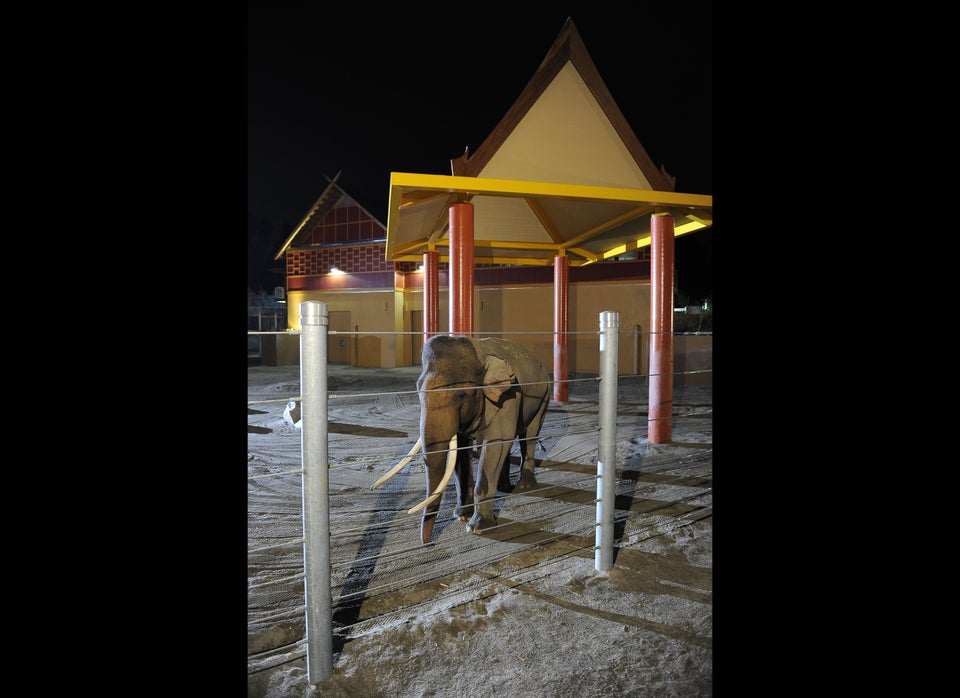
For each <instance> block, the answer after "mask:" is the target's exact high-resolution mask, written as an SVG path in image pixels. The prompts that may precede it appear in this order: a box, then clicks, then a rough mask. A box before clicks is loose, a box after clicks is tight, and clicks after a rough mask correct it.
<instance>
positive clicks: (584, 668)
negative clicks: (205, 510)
mask: <svg viewBox="0 0 960 698" xmlns="http://www.w3.org/2000/svg"><path fill="white" fill-rule="evenodd" d="M329 369H330V370H329V378H328V388H329V393H330V400H329V407H328V409H329V415H328V419H329V423H330V427H329V430H330V434H329V441H328V443H329V452H328V456H329V462H330V474H329V483H330V484H329V491H330V521H331V552H330V556H331V578H332V601H333V628H334V638H333V658H332V659H333V671H332V675H331V676H330V677H329V678H328V679H326V680H324V681H322V682H319V683H318V684H316V685H314V684H312V683H311V682H310V681H309V680H308V673H307V663H306V641H305V623H304V612H305V611H304V609H305V606H304V595H303V578H302V572H303V552H302V545H301V544H300V543H299V537H300V536H302V518H301V512H300V507H301V492H300V477H301V476H300V474H299V472H297V469H298V468H299V467H300V466H301V454H300V432H299V430H298V429H295V428H293V427H292V426H291V425H290V424H289V423H288V422H287V421H286V420H285V419H284V414H283V413H284V410H285V408H286V407H287V405H288V402H289V400H290V399H292V398H296V397H298V396H299V395H300V384H299V367H296V366H292V367H286V366H282V367H272V366H250V367H249V368H248V400H249V407H248V415H249V416H248V439H247V441H248V462H247V471H248V476H249V477H250V478H251V479H250V480H249V485H248V512H247V518H248V574H249V583H248V609H247V626H248V658H247V666H248V678H247V685H248V696H264V697H281V696H364V697H372V696H384V697H387V696H389V697H391V698H407V697H410V698H412V697H418V698H419V697H424V696H437V697H439V696H468V697H472V696H477V697H479V696H491V695H499V696H503V697H504V698H508V697H509V698H525V697H527V696H529V697H531V698H533V697H534V696H536V697H537V698H544V697H550V696H577V697H580V696H584V697H590V696H711V695H713V594H712V588H713V532H712V478H713V428H712V423H713V417H712V409H713V408H712V390H711V389H710V388H702V387H696V388H677V389H676V390H675V392H674V412H673V414H674V425H673V439H672V441H671V442H670V443H667V444H650V443H649V442H648V441H647V439H646V434H647V381H646V379H645V378H644V377H642V376H621V377H620V378H619V379H618V383H619V385H618V416H617V476H618V481H617V495H616V515H615V521H616V525H615V529H616V541H617V547H616V549H615V551H614V554H615V557H614V564H613V567H612V569H610V570H609V571H598V570H597V569H596V556H595V551H594V547H595V522H596V505H595V497H596V462H597V448H598V436H597V406H598V391H599V387H598V386H599V382H598V381H597V377H596V376H589V375H587V376H582V375H578V376H574V377H573V378H574V381H573V382H572V383H571V384H570V399H569V401H568V402H566V403H564V404H557V403H551V406H550V409H549V410H548V412H547V418H546V422H545V425H544V428H543V431H542V433H541V436H540V442H539V446H538V450H537V458H538V462H539V466H538V469H537V480H538V487H537V488H536V489H534V490H532V491H529V492H524V493H522V494H520V493H510V494H506V493H504V494H502V496H501V500H500V501H499V502H498V524H499V525H498V527H497V528H496V529H494V530H492V531H489V532H486V533H484V534H483V535H476V534H470V533H467V532H466V531H465V530H464V525H463V524H462V523H461V522H460V521H458V520H457V519H456V518H454V516H453V513H452V510H451V507H452V505H453V500H454V489H453V484H452V483H451V484H450V485H449V487H448V489H447V491H446V493H445V496H444V500H443V504H442V509H441V513H440V516H439V519H438V523H437V525H436V528H435V529H434V543H433V544H431V545H430V546H422V545H420V543H419V514H408V513H407V509H409V508H410V507H412V506H414V505H415V504H417V503H418V502H420V501H421V500H422V499H423V498H424V495H425V491H424V490H425V478H424V471H423V466H422V464H421V462H419V460H417V459H415V460H414V461H413V462H412V463H411V464H410V465H408V466H407V467H406V468H405V469H404V470H403V471H402V472H401V473H400V474H398V475H397V476H396V477H394V478H392V479H391V480H389V481H388V482H387V484H385V485H384V486H383V487H381V488H379V489H377V490H370V485H372V484H373V482H374V481H375V480H376V479H377V478H378V477H380V475H382V474H383V473H385V472H386V471H387V470H389V469H390V468H391V467H392V466H393V465H394V464H395V463H397V462H398V461H399V460H400V459H401V458H402V457H403V456H404V455H406V453H407V452H408V451H409V450H410V448H411V446H412V445H413V443H414V441H415V440H416V438H417V425H418V419H419V403H418V401H417V396H416V393H415V392H414V382H415V380H416V376H417V374H418V373H419V369H418V368H417V367H408V368H399V369H364V368H353V367H349V366H341V365H331V366H330V367H329ZM518 455H519V450H518V448H517V447H516V446H515V447H514V451H513V456H514V462H513V464H512V479H513V481H514V482H515V481H516V478H517V471H518V467H519V464H518V462H517V460H516V458H517V456H518ZM268 474H269V475H270V476H268V477H262V476H265V475H268ZM314 671H315V672H316V671H318V670H317V669H315V670H314Z"/></svg>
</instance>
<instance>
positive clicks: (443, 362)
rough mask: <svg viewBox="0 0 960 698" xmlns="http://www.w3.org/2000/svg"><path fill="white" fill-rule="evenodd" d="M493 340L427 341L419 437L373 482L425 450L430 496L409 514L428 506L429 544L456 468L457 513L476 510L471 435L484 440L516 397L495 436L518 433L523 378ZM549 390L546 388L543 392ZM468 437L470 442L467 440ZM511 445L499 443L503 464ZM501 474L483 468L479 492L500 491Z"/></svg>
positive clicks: (476, 520) (463, 515)
mask: <svg viewBox="0 0 960 698" xmlns="http://www.w3.org/2000/svg"><path fill="white" fill-rule="evenodd" d="M489 341H491V340H475V339H471V338H467V337H448V336H445V335H436V336H434V337H431V338H430V339H429V340H427V342H425V343H424V346H423V354H422V366H423V370H422V371H421V373H420V376H419V377H418V378H417V392H418V393H419V397H420V436H419V438H418V440H417V443H416V444H414V447H413V449H412V450H411V451H410V453H409V454H408V455H407V457H406V458H404V459H403V460H402V461H400V463H398V464H397V465H396V466H395V467H394V468H393V469H392V470H391V471H390V472H388V473H387V474H386V475H384V476H383V477H382V478H380V479H379V480H378V481H377V482H376V483H374V485H373V487H374V488H375V487H379V486H380V485H381V484H383V483H384V482H385V481H386V480H387V479H389V478H390V477H392V476H393V475H394V474H396V473H397V472H399V471H400V469H401V468H403V466H404V465H406V464H407V463H408V462H410V460H411V459H412V458H413V456H414V454H415V453H416V452H417V450H418V449H421V448H422V449H423V453H424V458H425V460H426V476H427V498H426V499H425V500H424V501H423V502H421V503H420V504H418V505H417V506H415V507H413V508H412V509H410V512H409V513H414V512H417V511H419V510H420V509H423V510H424V512H423V518H422V519H421V523H420V539H421V541H422V542H423V543H425V544H426V543H429V542H430V539H431V535H432V533H433V525H434V522H435V521H436V517H437V512H438V511H439V509H440V499H441V495H442V494H443V490H444V488H445V487H446V486H447V483H448V482H449V481H450V478H451V476H452V475H453V473H454V470H457V471H458V477H457V480H456V485H457V497H458V512H457V513H458V515H459V517H460V519H461V520H462V521H467V518H468V514H469V513H470V510H471V509H472V508H473V507H472V504H473V497H474V491H473V480H474V478H473V472H472V466H471V461H470V456H469V453H468V452H467V450H466V449H468V448H470V444H469V440H470V439H469V437H473V436H476V437H477V438H480V439H482V438H484V437H485V436H486V432H487V430H488V428H489V427H490V425H491V423H493V422H498V421H501V420H499V419H497V415H498V414H499V412H500V411H501V409H502V408H503V403H504V402H507V401H509V400H511V399H513V398H516V399H513V410H512V417H511V416H509V415H504V423H505V424H507V426H508V430H506V431H503V433H497V434H496V435H495V436H497V438H503V439H508V440H512V439H513V438H514V437H515V436H516V429H517V414H518V413H517V403H519V401H520V400H519V392H518V391H516V390H515V385H516V383H517V379H518V377H517V375H516V372H515V370H514V367H513V366H512V365H511V363H508V361H507V360H505V359H504V358H502V357H501V356H497V355H495V354H493V353H490V352H488V351H485V350H484V347H485V346H486V345H485V344H484V342H489ZM497 341H498V342H503V341H504V340H497ZM538 365H539V364H538ZM544 375H545V372H544ZM545 391H546V389H545V388H544V391H543V392H545ZM544 408H545V405H544ZM541 413H542V411H541ZM538 428H539V424H538ZM458 437H459V438H458ZM464 441H467V442H468V443H463V442H464ZM486 448H487V446H486V444H485V445H484V454H483V455H481V463H483V462H485V461H486V457H485V454H486ZM509 448H510V446H509V442H507V445H506V447H505V450H504V447H503V446H502V445H501V446H500V447H499V452H498V455H497V458H498V459H499V461H500V465H501V466H502V463H503V461H504V460H505V458H504V455H508V454H509ZM491 462H492V461H491ZM499 475H500V471H499V469H497V470H496V472H493V471H492V470H490V469H489V468H481V469H479V470H478V474H477V478H476V479H477V483H476V488H477V495H478V496H479V495H480V493H481V492H482V493H483V494H484V495H485V496H486V495H490V486H491V483H492V485H493V489H494V491H495V489H496V483H497V481H498V479H499ZM491 496H492V495H491ZM491 519H492V503H491V504H490V511H489V513H488V515H487V516H486V519H485V521H486V525H490V520H491ZM470 522H471V523H470V524H468V525H467V530H471V531H477V532H479V528H481V527H482V526H483V525H482V524H481V519H480V517H479V513H474V515H473V518H471V519H470Z"/></svg>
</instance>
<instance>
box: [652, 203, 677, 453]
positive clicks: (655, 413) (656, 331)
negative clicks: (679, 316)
mask: <svg viewBox="0 0 960 698" xmlns="http://www.w3.org/2000/svg"><path fill="white" fill-rule="evenodd" d="M673 243H674V238H673V216H672V215H670V214H669V213H655V214H654V215H653V216H651V217H650V257H651V260H650V391H649V392H650V397H649V401H650V408H649V410H648V417H647V439H648V440H649V441H650V443H652V444H662V443H669V442H670V441H671V438H672V432H673V247H674V244H673Z"/></svg>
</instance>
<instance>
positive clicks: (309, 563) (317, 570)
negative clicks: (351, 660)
mask: <svg viewBox="0 0 960 698" xmlns="http://www.w3.org/2000/svg"><path fill="white" fill-rule="evenodd" d="M327 326H328V319H327V304H326V303H321V302H319V301H304V302H303V303H301V304H300V394H301V396H302V397H303V402H302V403H301V406H300V415H301V417H300V418H301V420H302V421H301V429H300V449H301V459H302V461H303V485H302V490H303V566H304V582H303V590H304V596H305V600H306V605H307V612H306V626H307V681H309V682H310V683H312V684H317V683H320V682H321V681H323V680H324V679H327V678H329V677H330V675H331V674H332V673H333V611H332V608H333V606H332V599H331V591H330V496H329V495H330V483H329V464H328V462H327V437H328V434H327Z"/></svg>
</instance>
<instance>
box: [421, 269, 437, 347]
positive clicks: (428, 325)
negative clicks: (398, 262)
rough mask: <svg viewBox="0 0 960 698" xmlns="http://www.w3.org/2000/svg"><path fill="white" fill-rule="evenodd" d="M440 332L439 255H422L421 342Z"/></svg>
mask: <svg viewBox="0 0 960 698" xmlns="http://www.w3.org/2000/svg"><path fill="white" fill-rule="evenodd" d="M439 331H440V255H439V254H437V252H436V250H428V251H427V252H424V253H423V341H424V342H426V341H427V340H428V339H430V338H431V337H432V336H433V335H435V334H437V333H438V332H439Z"/></svg>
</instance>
